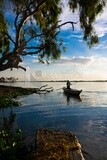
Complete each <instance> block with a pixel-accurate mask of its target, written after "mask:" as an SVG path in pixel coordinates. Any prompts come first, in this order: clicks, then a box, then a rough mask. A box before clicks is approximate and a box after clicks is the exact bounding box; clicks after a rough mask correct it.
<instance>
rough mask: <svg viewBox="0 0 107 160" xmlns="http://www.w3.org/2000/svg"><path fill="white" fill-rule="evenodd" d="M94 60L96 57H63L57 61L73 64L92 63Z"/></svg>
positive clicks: (58, 62)
mask: <svg viewBox="0 0 107 160" xmlns="http://www.w3.org/2000/svg"><path fill="white" fill-rule="evenodd" d="M93 62H94V57H93V56H91V57H81V56H80V57H72V58H67V57H62V58H61V59H60V60H59V61H57V62H55V63H57V64H72V65H90V64H92V63H93Z"/></svg>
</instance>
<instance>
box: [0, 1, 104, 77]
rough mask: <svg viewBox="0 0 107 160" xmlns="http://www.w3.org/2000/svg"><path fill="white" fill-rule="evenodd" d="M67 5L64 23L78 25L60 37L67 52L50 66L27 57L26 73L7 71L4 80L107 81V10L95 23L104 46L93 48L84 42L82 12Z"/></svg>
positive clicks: (69, 26) (62, 16)
mask: <svg viewBox="0 0 107 160" xmlns="http://www.w3.org/2000/svg"><path fill="white" fill-rule="evenodd" d="M63 2H64V4H65V6H64V12H63V13H62V15H61V16H60V17H59V19H61V20H62V22H61V23H63V22H66V21H68V20H72V21H74V22H78V23H77V24H75V30H74V31H72V27H71V25H66V26H63V28H62V31H61V33H60V36H61V37H62V38H63V41H64V46H65V47H66V48H67V50H66V52H65V53H62V56H61V59H60V60H58V61H56V62H54V63H53V62H51V63H50V64H49V65H47V64H41V63H38V61H37V57H36V56H26V57H24V62H23V65H24V66H25V67H26V68H27V71H26V72H24V71H22V70H21V69H20V70H17V69H14V70H13V71H10V70H6V71H3V72H0V77H1V76H5V77H10V76H15V77H17V78H19V80H34V79H35V80H67V79H69V80H107V74H106V72H107V71H106V70H107V7H106V8H105V9H104V12H103V13H102V14H101V15H99V16H98V17H97V19H96V22H95V24H94V27H95V30H96V32H97V34H98V36H99V37H100V43H99V44H97V45H95V46H94V47H93V48H91V49H89V48H88V46H87V45H86V43H85V42H83V40H82V32H81V29H80V27H79V16H78V12H76V13H75V14H74V15H73V14H71V13H70V12H69V9H68V8H67V6H66V0H63ZM13 32H14V31H13ZM32 75H33V76H32Z"/></svg>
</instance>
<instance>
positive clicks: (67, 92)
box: [63, 87, 82, 96]
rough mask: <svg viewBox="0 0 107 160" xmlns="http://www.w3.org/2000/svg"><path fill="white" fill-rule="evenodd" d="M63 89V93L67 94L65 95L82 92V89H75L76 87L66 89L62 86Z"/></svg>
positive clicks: (74, 94) (76, 94) (77, 94)
mask: <svg viewBox="0 0 107 160" xmlns="http://www.w3.org/2000/svg"><path fill="white" fill-rule="evenodd" d="M63 91H64V94H67V95H72V96H79V95H80V93H81V92H82V90H77V89H71V88H70V89H67V88H66V87H63Z"/></svg>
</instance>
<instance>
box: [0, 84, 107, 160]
mask: <svg viewBox="0 0 107 160" xmlns="http://www.w3.org/2000/svg"><path fill="white" fill-rule="evenodd" d="M44 84H48V87H53V88H54V91H53V92H51V93H48V94H41V95H38V94H32V95H29V96H23V97H21V98H18V100H19V101H20V102H21V103H22V106H21V107H17V108H13V109H2V110H0V115H1V116H5V115H6V114H8V113H9V112H10V110H12V111H13V112H15V113H16V121H15V126H17V127H19V128H21V129H22V130H23V131H24V133H25V135H26V136H27V138H26V140H27V141H31V140H33V139H34V138H35V131H36V129H38V128H51V129H59V130H68V131H72V132H74V133H75V135H76V136H77V138H78V139H79V140H80V142H81V144H82V146H83V148H84V149H85V151H86V152H87V153H88V155H87V160H107V83H106V82H103V83H102V82H87V83H86V82H79V83H75V84H74V85H72V87H73V88H75V89H82V90H83V92H82V93H81V95H80V99H75V98H73V97H70V98H69V97H66V96H65V95H64V94H63V92H62V89H59V88H62V87H63V86H64V85H65V83H64V82H50V83H49V82H47V83H46V82H45V83H42V82H41V83H38V82H32V83H30V82H17V83H15V84H14V85H16V86H23V87H39V86H42V85H44ZM57 89H59V90H57Z"/></svg>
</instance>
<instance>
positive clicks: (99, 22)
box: [95, 6, 107, 37]
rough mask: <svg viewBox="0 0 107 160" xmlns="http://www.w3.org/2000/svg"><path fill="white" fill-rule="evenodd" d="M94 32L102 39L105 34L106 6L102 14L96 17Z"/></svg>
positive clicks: (106, 26)
mask: <svg viewBox="0 0 107 160" xmlns="http://www.w3.org/2000/svg"><path fill="white" fill-rule="evenodd" d="M95 30H96V32H97V34H98V36H99V37H103V36H104V35H105V34H106V33H107V6H106V7H105V8H104V11H103V13H102V14H100V15H98V16H97V18H96V23H95Z"/></svg>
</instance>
